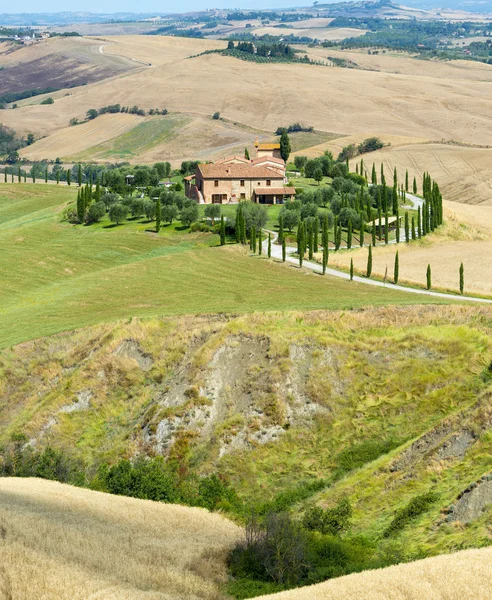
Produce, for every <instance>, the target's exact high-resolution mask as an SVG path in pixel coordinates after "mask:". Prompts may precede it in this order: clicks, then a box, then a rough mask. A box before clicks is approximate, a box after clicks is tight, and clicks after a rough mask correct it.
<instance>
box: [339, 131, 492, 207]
mask: <svg viewBox="0 0 492 600" xmlns="http://www.w3.org/2000/svg"><path fill="white" fill-rule="evenodd" d="M344 145H345V144H344ZM364 160H365V162H366V165H367V166H368V171H369V173H370V168H372V163H373V162H374V163H375V164H376V169H377V171H378V173H379V169H380V166H381V163H383V164H384V167H385V170H386V172H387V173H390V174H391V173H393V169H394V167H396V168H397V169H398V172H399V174H400V178H402V177H404V175H405V170H406V169H408V173H409V176H410V182H411V181H412V179H413V177H414V176H415V177H416V178H417V182H418V186H419V190H420V189H421V181H422V175H423V173H424V172H425V171H427V172H428V173H431V175H432V177H433V178H434V179H435V180H436V181H437V182H438V183H439V186H440V188H441V191H442V193H443V196H444V198H446V200H454V201H456V202H463V203H468V204H482V203H483V204H487V205H492V167H491V165H492V147H491V148H473V147H466V146H457V145H453V144H438V143H432V144H412V143H410V144H409V145H401V146H398V147H395V146H394V145H393V144H392V145H391V146H390V147H388V148H383V149H382V150H379V151H378V152H373V153H371V154H368V155H367V156H366V157H364ZM354 165H355V163H353V165H352V166H353V167H354V168H355V166H354ZM369 167H370V168H369Z"/></svg>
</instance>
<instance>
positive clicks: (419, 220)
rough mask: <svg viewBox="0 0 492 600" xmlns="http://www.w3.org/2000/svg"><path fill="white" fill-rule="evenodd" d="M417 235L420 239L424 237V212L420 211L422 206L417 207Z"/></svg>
mask: <svg viewBox="0 0 492 600" xmlns="http://www.w3.org/2000/svg"><path fill="white" fill-rule="evenodd" d="M417 235H418V237H419V239H420V238H421V237H422V214H421V212H420V206H419V207H418V208H417Z"/></svg>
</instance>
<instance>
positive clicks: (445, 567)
mask: <svg viewBox="0 0 492 600" xmlns="http://www.w3.org/2000/svg"><path fill="white" fill-rule="evenodd" d="M491 582H492V547H490V548H482V549H480V550H464V551H462V552H457V553H455V554H451V555H447V556H435V557H433V558H426V559H424V560H419V561H416V562H413V563H408V564H403V565H396V566H394V567H388V568H386V569H380V570H378V571H365V572H364V573H354V574H353V575H347V576H346V577H340V578H338V579H332V580H331V581H325V582H323V583H320V584H318V585H313V586H309V587H304V588H300V589H297V590H290V591H288V592H281V593H280V594H272V595H268V596H261V600H342V599H343V600H471V599H472V598H473V600H490V599H491V598H492V586H491Z"/></svg>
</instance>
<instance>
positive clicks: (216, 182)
mask: <svg viewBox="0 0 492 600" xmlns="http://www.w3.org/2000/svg"><path fill="white" fill-rule="evenodd" d="M214 186H215V187H219V180H218V179H216V180H215V181H214Z"/></svg>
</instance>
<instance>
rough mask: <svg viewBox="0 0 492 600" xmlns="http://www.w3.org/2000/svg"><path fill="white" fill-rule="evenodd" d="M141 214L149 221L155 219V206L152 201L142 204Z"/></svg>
mask: <svg viewBox="0 0 492 600" xmlns="http://www.w3.org/2000/svg"><path fill="white" fill-rule="evenodd" d="M143 212H144V215H145V216H146V217H147V219H148V220H149V221H153V220H154V219H155V212H156V205H155V202H154V201H153V200H145V201H144V203H143Z"/></svg>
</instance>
